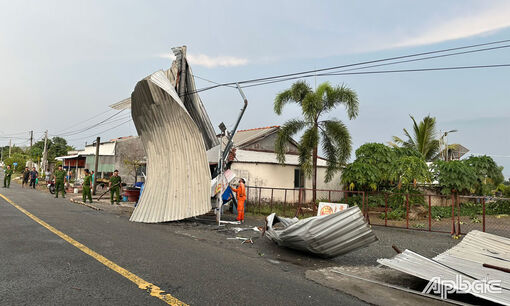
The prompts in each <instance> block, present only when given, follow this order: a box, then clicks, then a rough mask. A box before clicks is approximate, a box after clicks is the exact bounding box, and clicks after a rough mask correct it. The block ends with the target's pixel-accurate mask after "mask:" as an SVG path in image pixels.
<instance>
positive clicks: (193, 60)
mask: <svg viewBox="0 0 510 306" xmlns="http://www.w3.org/2000/svg"><path fill="white" fill-rule="evenodd" d="M158 57H161V58H166V59H170V60H174V59H175V56H174V55H173V54H171V53H163V54H159V55H158ZM186 57H187V58H188V61H189V62H190V64H192V65H196V66H203V67H207V68H215V67H235V66H244V65H247V64H248V63H249V61H248V59H246V58H241V57H234V56H216V57H212V56H208V55H205V54H196V55H195V54H190V53H188V54H187V56H186Z"/></svg>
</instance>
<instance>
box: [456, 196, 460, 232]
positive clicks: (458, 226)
mask: <svg viewBox="0 0 510 306" xmlns="http://www.w3.org/2000/svg"><path fill="white" fill-rule="evenodd" d="M456 201H457V235H460V200H459V195H458V194H457V195H456Z"/></svg>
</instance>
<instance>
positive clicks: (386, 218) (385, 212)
mask: <svg viewBox="0 0 510 306" xmlns="http://www.w3.org/2000/svg"><path fill="white" fill-rule="evenodd" d="M384 226H388V194H387V193H385V194H384Z"/></svg>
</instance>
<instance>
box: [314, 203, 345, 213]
mask: <svg viewBox="0 0 510 306" xmlns="http://www.w3.org/2000/svg"><path fill="white" fill-rule="evenodd" d="M347 208H349V204H341V203H328V202H319V209H317V216H324V215H331V214H334V213H336V212H339V211H342V210H345V209H347Z"/></svg>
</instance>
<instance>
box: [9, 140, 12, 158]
mask: <svg viewBox="0 0 510 306" xmlns="http://www.w3.org/2000/svg"><path fill="white" fill-rule="evenodd" d="M11 148H12V141H11V140H10V139H9V158H11Z"/></svg>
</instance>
